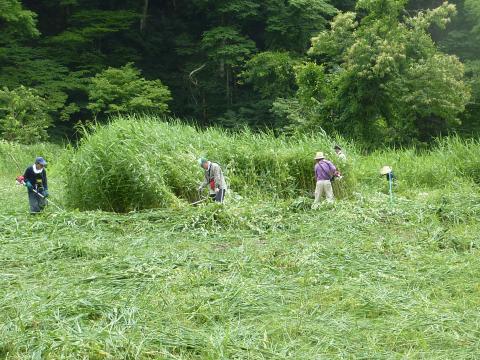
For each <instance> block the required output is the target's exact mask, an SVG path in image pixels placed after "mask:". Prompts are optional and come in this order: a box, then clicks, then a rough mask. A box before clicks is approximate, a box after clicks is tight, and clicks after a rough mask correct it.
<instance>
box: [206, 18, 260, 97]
mask: <svg viewBox="0 0 480 360" xmlns="http://www.w3.org/2000/svg"><path fill="white" fill-rule="evenodd" d="M201 46H202V49H203V50H204V51H205V52H206V54H207V56H208V58H209V59H210V60H211V61H213V62H214V63H215V64H216V65H217V66H218V69H219V72H218V74H219V75H220V77H222V78H225V98H226V99H227V101H228V102H229V103H230V104H231V103H232V92H231V86H232V81H233V79H234V77H235V76H236V73H237V72H239V69H240V66H241V65H242V63H244V62H245V61H246V60H247V59H248V58H249V57H250V55H251V54H252V53H253V52H254V51H255V49H256V48H255V43H254V42H253V41H252V40H250V39H248V38H247V37H245V36H243V35H241V34H240V32H239V31H238V30H237V29H235V28H233V27H225V26H222V27H216V28H214V29H211V30H208V31H206V32H205V33H204V34H203V37H202V42H201Z"/></svg>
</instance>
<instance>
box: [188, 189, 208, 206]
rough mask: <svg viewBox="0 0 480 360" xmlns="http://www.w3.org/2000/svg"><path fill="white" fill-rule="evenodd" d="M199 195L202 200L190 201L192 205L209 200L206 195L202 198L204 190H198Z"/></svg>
mask: <svg viewBox="0 0 480 360" xmlns="http://www.w3.org/2000/svg"><path fill="white" fill-rule="evenodd" d="M198 197H199V198H200V200H197V201H194V202H193V203H190V205H193V206H195V205H198V204H200V203H202V202H204V201H206V200H208V198H206V197H204V198H202V192H201V191H200V190H199V191H198Z"/></svg>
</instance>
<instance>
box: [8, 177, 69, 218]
mask: <svg viewBox="0 0 480 360" xmlns="http://www.w3.org/2000/svg"><path fill="white" fill-rule="evenodd" d="M16 180H17V185H23V186H27V184H25V178H24V177H23V176H17V178H16ZM32 191H33V192H34V193H35V194H37V196H39V197H41V198H42V199H45V200H46V201H47V204H48V205H49V204H52V205H53V206H55V207H56V208H57V209H58V210H60V211H63V209H62V208H61V207H60V206H58V205H57V204H55V203H54V202H52V200H50V199H48V200H47V198H46V197H45V195H42V194H40V193H39V192H38V191H37V190H35V189H32Z"/></svg>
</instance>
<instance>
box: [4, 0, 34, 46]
mask: <svg viewBox="0 0 480 360" xmlns="http://www.w3.org/2000/svg"><path fill="white" fill-rule="evenodd" d="M36 23H37V21H36V14H35V13H34V12H33V11H29V10H25V9H24V8H23V7H22V4H21V2H20V1H18V0H2V1H0V29H2V39H1V40H0V43H2V42H3V43H8V42H11V41H13V40H15V38H30V37H36V36H38V35H40V32H39V31H38V29H37V27H36Z"/></svg>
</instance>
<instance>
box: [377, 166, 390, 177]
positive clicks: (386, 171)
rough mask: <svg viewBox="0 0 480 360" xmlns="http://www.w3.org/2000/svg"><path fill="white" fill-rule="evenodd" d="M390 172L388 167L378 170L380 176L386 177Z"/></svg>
mask: <svg viewBox="0 0 480 360" xmlns="http://www.w3.org/2000/svg"><path fill="white" fill-rule="evenodd" d="M391 172H392V168H391V167H390V166H388V165H385V166H384V167H382V168H381V169H380V175H387V174H389V173H391Z"/></svg>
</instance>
